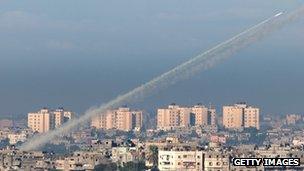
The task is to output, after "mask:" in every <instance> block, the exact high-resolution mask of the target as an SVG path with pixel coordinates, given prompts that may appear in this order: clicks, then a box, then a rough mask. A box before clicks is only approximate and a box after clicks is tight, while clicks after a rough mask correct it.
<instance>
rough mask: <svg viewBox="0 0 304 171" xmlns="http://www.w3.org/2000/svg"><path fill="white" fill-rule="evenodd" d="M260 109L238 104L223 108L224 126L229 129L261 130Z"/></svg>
mask: <svg viewBox="0 0 304 171" xmlns="http://www.w3.org/2000/svg"><path fill="white" fill-rule="evenodd" d="M259 114H260V109H259V108H256V107H252V106H248V105H247V104H246V103H243V102H242V103H237V104H234V105H231V106H223V126H224V127H225V128H228V129H244V128H251V127H252V128H256V129H260V121H259Z"/></svg>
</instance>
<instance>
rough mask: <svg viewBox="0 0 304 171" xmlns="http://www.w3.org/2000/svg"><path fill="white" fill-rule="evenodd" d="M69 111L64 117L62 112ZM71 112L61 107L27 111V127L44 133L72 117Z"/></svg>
mask: <svg viewBox="0 0 304 171" xmlns="http://www.w3.org/2000/svg"><path fill="white" fill-rule="evenodd" d="M65 112H68V113H70V117H69V118H66V119H65V116H64V113H65ZM73 116H74V114H73V112H71V111H66V110H64V109H63V108H58V109H56V110H50V109H47V108H43V109H41V110H39V111H38V112H33V113H28V118H27V120H28V127H29V128H31V129H32V130H33V131H37V132H39V133H44V132H47V131H49V130H52V129H55V128H58V127H60V126H61V125H62V124H63V123H65V122H67V121H68V120H70V119H73Z"/></svg>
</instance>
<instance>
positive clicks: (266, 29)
mask: <svg viewBox="0 0 304 171" xmlns="http://www.w3.org/2000/svg"><path fill="white" fill-rule="evenodd" d="M303 14H304V7H301V8H299V9H298V10H296V11H293V12H291V13H289V14H283V13H278V14H276V15H274V16H272V17H270V18H268V19H267V20H265V21H263V22H261V23H259V24H257V25H255V26H253V27H251V28H249V29H248V30H245V31H244V32H242V33H240V34H238V35H236V36H234V37H232V38H231V39H229V40H227V41H225V42H222V43H220V44H219V45H217V46H215V47H213V48H211V49H209V50H207V51H206V52H204V53H202V54H200V55H198V56H196V57H194V58H192V59H190V60H188V61H186V62H185V63H183V64H181V65H179V66H177V67H175V68H173V69H172V70H170V71H168V72H166V73H164V74H162V75H160V76H158V77H156V78H154V79H152V80H151V81H149V82H147V83H145V84H142V85H140V86H139V87H137V88H135V89H133V90H131V91H130V92H128V93H126V94H124V95H120V96H118V97H117V98H115V99H114V100H111V101H110V102H108V103H106V104H102V105H101V106H100V107H98V108H94V109H89V110H88V111H86V112H85V114H84V115H82V116H81V117H79V118H77V119H74V120H71V121H70V122H68V123H66V124H64V125H62V127H60V128H58V129H55V130H53V131H49V132H47V133H46V134H42V135H39V136H36V137H34V138H32V139H30V140H29V141H27V142H26V143H24V144H23V145H22V146H21V147H20V149H21V150H34V149H37V148H39V147H41V146H43V145H44V144H46V143H48V142H49V141H50V140H52V139H54V138H56V137H57V136H61V135H66V134H68V133H70V132H71V131H73V130H74V129H75V128H78V127H80V126H81V125H82V124H84V123H87V122H88V121H89V120H90V119H91V118H92V117H94V116H96V115H98V114H99V115H100V114H103V113H105V112H106V110H108V109H112V108H116V107H119V106H121V105H124V104H126V103H132V102H133V103H134V102H136V101H140V100H143V99H144V98H145V97H147V96H148V95H151V94H153V93H155V92H157V91H158V90H160V89H162V88H166V87H168V86H170V85H173V84H175V83H176V82H178V81H181V80H184V79H186V78H189V77H190V76H192V75H193V74H195V73H197V72H198V71H201V70H206V69H208V68H211V67H213V66H214V65H216V64H217V63H219V62H220V61H222V60H224V59H225V58H228V57H230V56H231V55H233V54H234V53H236V52H237V51H239V50H241V49H242V48H244V47H246V46H248V45H250V44H252V43H254V42H255V41H257V40H259V39H261V38H263V37H265V36H266V35H267V34H269V33H271V32H272V31H274V30H277V29H278V28H280V27H282V26H284V25H285V24H287V23H288V22H290V21H293V20H294V19H296V18H297V17H298V16H301V15H303Z"/></svg>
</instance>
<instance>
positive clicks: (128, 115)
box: [91, 107, 143, 131]
mask: <svg viewBox="0 0 304 171" xmlns="http://www.w3.org/2000/svg"><path fill="white" fill-rule="evenodd" d="M142 113H143V112H142V111H131V110H130V108H127V107H120V108H118V109H115V110H108V111H107V112H105V113H104V114H100V115H98V116H96V117H93V119H92V121H91V126H92V127H95V128H97V129H118V130H122V131H131V130H133V129H134V128H136V129H137V130H138V129H140V128H141V127H142V118H143V117H142Z"/></svg>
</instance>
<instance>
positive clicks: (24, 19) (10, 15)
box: [0, 11, 39, 30]
mask: <svg viewBox="0 0 304 171" xmlns="http://www.w3.org/2000/svg"><path fill="white" fill-rule="evenodd" d="M37 27H39V17H38V16H35V15H32V14H31V13H27V12H25V11H7V12H4V13H2V14H0V28H2V29H3V28H4V29H14V30H15V29H20V28H22V29H25V28H26V29H33V28H37Z"/></svg>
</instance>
